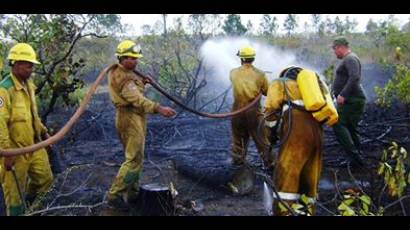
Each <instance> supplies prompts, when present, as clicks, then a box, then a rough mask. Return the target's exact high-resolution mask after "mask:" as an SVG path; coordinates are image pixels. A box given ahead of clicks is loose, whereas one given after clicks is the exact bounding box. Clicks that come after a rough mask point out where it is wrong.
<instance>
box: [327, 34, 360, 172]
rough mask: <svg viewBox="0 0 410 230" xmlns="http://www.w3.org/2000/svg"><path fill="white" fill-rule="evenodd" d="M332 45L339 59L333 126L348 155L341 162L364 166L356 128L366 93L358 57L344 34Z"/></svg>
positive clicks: (334, 85)
mask: <svg viewBox="0 0 410 230" xmlns="http://www.w3.org/2000/svg"><path fill="white" fill-rule="evenodd" d="M332 48H333V51H334V53H335V55H336V57H337V58H338V59H341V62H340V63H339V65H338V66H337V67H336V71H335V80H334V82H333V85H332V93H333V96H334V97H335V98H336V102H337V112H338V113H339V122H338V123H337V124H336V125H334V126H333V130H334V133H335V135H336V138H337V140H338V142H339V143H340V144H341V145H342V147H343V149H344V151H345V152H346V153H347V156H348V160H347V161H344V162H343V163H344V164H346V163H348V162H352V163H353V164H354V165H363V160H362V158H361V156H360V139H359V137H358V135H357V130H356V129H357V124H358V123H359V121H360V119H361V117H362V115H363V113H364V110H365V104H366V95H365V93H364V89H363V87H362V86H361V84H360V80H361V63H360V59H359V58H358V57H357V55H356V54H355V53H353V52H351V50H350V48H349V42H348V41H347V39H346V38H344V37H339V38H336V39H335V40H334V41H333V46H332Z"/></svg>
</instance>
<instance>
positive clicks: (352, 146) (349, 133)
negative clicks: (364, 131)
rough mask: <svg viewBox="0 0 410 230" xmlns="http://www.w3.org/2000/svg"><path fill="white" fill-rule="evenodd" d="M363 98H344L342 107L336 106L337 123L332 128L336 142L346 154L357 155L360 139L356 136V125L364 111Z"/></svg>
mask: <svg viewBox="0 0 410 230" xmlns="http://www.w3.org/2000/svg"><path fill="white" fill-rule="evenodd" d="M365 105H366V99H365V98H357V97H356V98H346V102H345V104H343V105H337V112H338V113H339V121H338V123H337V124H335V125H334V126H333V131H334V133H335V135H336V138H337V141H338V142H339V143H340V145H341V146H342V148H343V150H344V151H345V152H346V153H348V154H349V153H353V154H354V153H358V150H359V147H360V138H359V136H358V135H357V131H356V130H357V124H358V123H359V121H360V119H361V118H362V115H363V113H364V110H365Z"/></svg>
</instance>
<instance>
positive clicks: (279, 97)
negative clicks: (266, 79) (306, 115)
mask: <svg viewBox="0 0 410 230" xmlns="http://www.w3.org/2000/svg"><path fill="white" fill-rule="evenodd" d="M283 81H285V79H278V80H275V81H273V82H272V84H271V85H270V86H269V90H268V96H267V97H266V101H265V110H264V114H265V120H267V121H275V120H277V119H279V116H278V115H280V113H281V111H282V107H283V106H284V105H286V104H287V100H289V99H290V100H291V101H294V102H295V101H302V95H301V94H300V92H299V88H298V84H297V82H296V81H294V80H290V79H289V80H287V81H286V83H285V84H286V88H287V92H288V94H289V97H290V98H287V96H286V93H285V88H284V82H283Z"/></svg>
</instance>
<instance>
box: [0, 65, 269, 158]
mask: <svg viewBox="0 0 410 230" xmlns="http://www.w3.org/2000/svg"><path fill="white" fill-rule="evenodd" d="M116 65H117V64H114V65H112V66H109V67H106V68H104V69H103V70H102V71H101V72H100V74H99V75H98V77H97V78H96V80H95V81H94V83H93V84H92V85H91V87H90V89H89V90H88V92H87V94H86V96H85V98H84V99H83V100H82V102H81V104H80V106H79V107H78V109H77V110H76V112H75V113H74V115H73V116H72V117H71V118H70V120H69V121H68V122H67V123H66V124H65V125H64V127H63V128H61V129H60V130H59V131H58V132H57V133H56V134H55V135H53V136H51V137H50V138H48V139H47V140H44V141H41V142H38V143H36V144H34V145H30V146H27V147H23V148H15V149H0V157H2V156H5V157H10V156H18V155H23V154H26V153H33V152H35V151H37V150H39V149H42V148H45V147H47V146H50V145H53V144H55V143H57V142H58V141H60V140H61V139H63V138H64V136H65V135H66V134H67V133H68V131H70V129H71V128H72V127H73V125H74V124H75V123H76V122H77V120H78V119H79V118H80V116H81V115H82V114H83V112H84V111H85V109H86V106H87V104H88V103H89V102H90V100H91V97H92V95H93V94H94V92H95V91H96V90H97V87H98V85H99V84H100V82H101V81H102V80H103V79H104V77H105V75H106V74H107V73H108V71H110V70H111V69H112V68H113V67H115V66H116ZM134 72H135V73H136V74H137V75H139V76H141V77H142V78H143V79H144V80H146V81H147V83H149V84H150V85H152V86H153V87H154V88H155V89H156V90H158V91H159V92H160V93H161V94H163V95H164V96H165V97H167V98H168V99H169V100H171V101H173V102H175V103H176V104H177V105H179V106H181V107H182V108H183V109H185V110H187V111H189V112H191V113H194V114H196V115H199V116H203V117H208V118H228V117H233V116H236V115H239V114H241V113H243V112H246V111H247V110H249V109H250V108H251V107H253V106H255V105H256V104H257V103H258V102H259V100H260V98H261V97H262V94H259V95H258V96H257V97H256V98H255V99H254V100H253V101H252V102H251V103H249V104H248V105H247V106H245V107H243V108H241V109H239V110H236V111H233V112H229V113H222V114H210V113H204V112H199V111H196V110H194V109H192V108H189V107H187V106H186V105H184V104H183V103H182V102H180V101H179V100H177V99H176V98H174V97H172V96H171V95H169V94H168V93H167V92H166V91H165V90H164V89H162V87H161V86H160V85H159V84H158V83H156V82H155V81H154V80H153V79H152V78H151V77H148V76H146V75H145V74H142V73H141V72H139V71H138V70H134Z"/></svg>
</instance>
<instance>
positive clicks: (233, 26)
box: [222, 14, 247, 36]
mask: <svg viewBox="0 0 410 230" xmlns="http://www.w3.org/2000/svg"><path fill="white" fill-rule="evenodd" d="M222 29H223V30H224V31H225V33H226V34H227V35H229V36H240V35H243V34H245V33H246V31H247V29H246V27H245V26H244V25H243V24H242V22H241V16H240V15H238V14H229V15H228V17H227V18H226V19H225V21H224V25H223V27H222Z"/></svg>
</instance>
